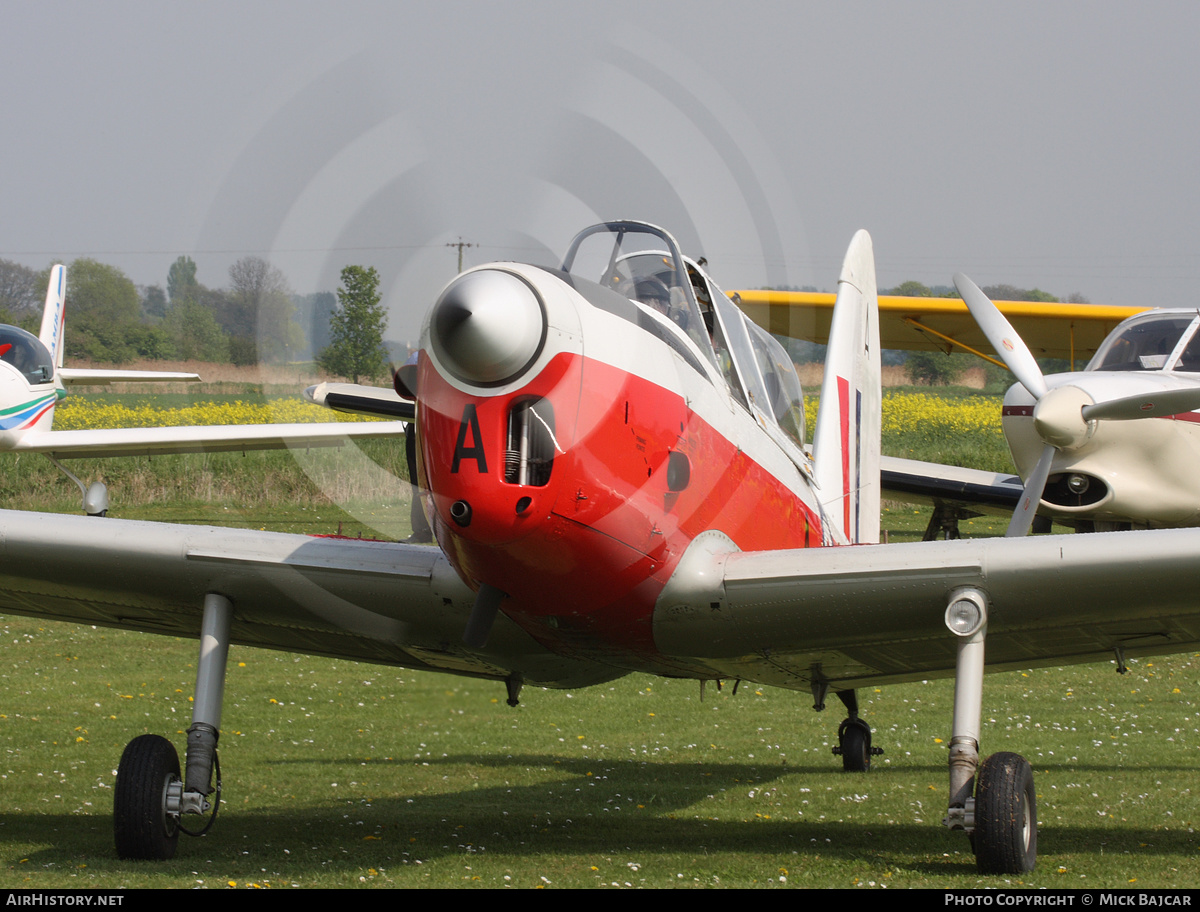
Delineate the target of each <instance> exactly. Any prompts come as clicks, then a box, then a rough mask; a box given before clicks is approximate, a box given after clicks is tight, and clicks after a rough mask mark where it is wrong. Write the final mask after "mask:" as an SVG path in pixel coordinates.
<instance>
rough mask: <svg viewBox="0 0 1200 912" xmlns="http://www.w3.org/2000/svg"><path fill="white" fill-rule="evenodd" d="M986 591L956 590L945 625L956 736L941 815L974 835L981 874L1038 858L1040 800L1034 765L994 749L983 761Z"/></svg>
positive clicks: (1021, 867) (1017, 868)
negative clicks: (952, 665)
mask: <svg viewBox="0 0 1200 912" xmlns="http://www.w3.org/2000/svg"><path fill="white" fill-rule="evenodd" d="M987 605H988V602H987V597H986V596H985V595H984V594H983V593H982V592H981V591H979V590H978V589H956V590H955V591H954V592H952V593H951V595H950V600H949V605H948V607H947V609H946V626H947V627H949V628H950V631H951V632H952V633H954V634H955V635H956V636H957V637H958V638H959V640H958V663H957V668H956V673H955V678H954V722H953V724H952V726H951V728H952V731H951V737H950V802H949V808H948V810H947V812H946V819H945V820H944V821H943V822H944V823H945V825H946V826H948V827H950V829H952V830H962V831H964V832H965V833H966V834H967V835H968V836H969V837H970V839H971V846H972V847H973V848H974V850H975V863H976V864H977V865H978V867H979V871H980V873H983V874H1024V873H1027V872H1029V871H1032V870H1033V866H1034V864H1035V862H1036V861H1037V801H1036V796H1035V794H1034V789H1033V770H1032V769H1031V768H1030V766H1029V764H1028V763H1027V762H1026V761H1025V759H1024V758H1023V757H1021V756H1020V755H1018V754H1013V753H1008V752H1001V753H998V754H992V756H990V757H988V758H987V759H986V760H984V761H983V763H982V764H980V763H979V729H980V716H981V715H982V705H983V669H984V640H985V639H986V638H987Z"/></svg>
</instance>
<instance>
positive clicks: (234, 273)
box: [218, 257, 304, 362]
mask: <svg viewBox="0 0 1200 912" xmlns="http://www.w3.org/2000/svg"><path fill="white" fill-rule="evenodd" d="M229 278H230V282H231V287H230V290H229V305H230V306H229V308H228V310H227V311H226V314H225V319H224V320H221V323H222V325H223V326H224V328H225V330H226V331H227V332H228V333H229V335H230V336H231V337H233V338H234V339H242V340H245V339H250V340H252V341H253V342H255V343H257V346H256V347H257V354H258V358H259V359H260V360H262V361H276V362H278V361H288V360H291V359H292V358H293V357H294V356H295V354H296V353H298V352H299V351H300V349H301V348H302V347H303V346H304V333H303V331H302V330H301V329H300V326H299V324H298V323H297V322H296V308H295V305H294V304H293V303H292V292H291V289H290V288H288V283H287V279H286V278H284V275H283V273H282V272H280V271H279V270H278V269H277V268H276V267H274V266H272V265H271V264H270V263H268V262H267V261H266V260H264V259H262V258H260V257H243V258H242V259H240V260H238V261H237V262H236V263H234V264H233V265H232V266H230V267H229ZM218 319H220V316H218ZM243 344H244V343H243Z"/></svg>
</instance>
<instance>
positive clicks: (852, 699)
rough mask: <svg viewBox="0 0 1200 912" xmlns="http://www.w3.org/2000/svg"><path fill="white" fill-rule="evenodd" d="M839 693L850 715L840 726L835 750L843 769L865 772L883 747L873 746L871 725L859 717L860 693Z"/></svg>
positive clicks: (842, 691)
mask: <svg viewBox="0 0 1200 912" xmlns="http://www.w3.org/2000/svg"><path fill="white" fill-rule="evenodd" d="M837 695H838V699H839V700H841V701H842V705H843V706H845V707H846V712H847V713H848V714H849V715H847V717H846V718H845V719H843V720H842V724H841V725H839V726H838V746H837V747H835V748H834V749H833V752H834V754H835V755H840V756H841V758H842V770H843V771H845V772H847V773H865V772H866V771H867V770H869V769H870V768H871V757H873V756H877V755H879V754H882V753H883V748H882V747H871V726H870V725H868V724H867V723H866V722H864V721H863V720H862V719H860V718H859V717H858V694H857V693H856V692H855V691H853V690H839V691H837Z"/></svg>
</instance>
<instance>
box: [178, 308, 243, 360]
mask: <svg viewBox="0 0 1200 912" xmlns="http://www.w3.org/2000/svg"><path fill="white" fill-rule="evenodd" d="M163 327H164V329H165V330H166V332H167V333H168V334H169V335H170V337H171V340H172V342H173V343H174V347H175V357H177V358H182V359H184V360H185V361H217V362H221V361H228V360H229V358H230V352H229V337H228V336H227V335H226V334H225V331H224V330H223V329H221V327H220V326H219V325H218V324H217V320H216V318H215V317H214V316H213V309H212V307H211V306H209V304H208V303H206V302H204V301H190V300H187V299H184V300H182V301H180V302H179V303H178V304H176V305H175V306H173V307H172V308H171V311H170V313H168V314H167V318H166V320H165V321H164V322H163Z"/></svg>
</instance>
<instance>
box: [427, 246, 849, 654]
mask: <svg viewBox="0 0 1200 912" xmlns="http://www.w3.org/2000/svg"><path fill="white" fill-rule="evenodd" d="M620 268H621V267H620V263H619V262H618V265H617V270H618V271H620ZM687 269H688V271H689V272H691V276H690V282H689V284H690V285H691V286H692V288H691V289H690V291H691V293H692V295H693V296H694V297H693V299H692V300H691V301H690V302H686V303H685V302H681V301H679V300H678V299H679V298H681V297H682V296H681V295H680V294H678V293H677V291H676V289H678V288H679V285H678V284H676V285H674V286H671V288H670V291H671V293H672V294H674V295H675V297H676V299H677V301H676V304H677V307H676V308H675V313H671V312H670V311H671V309H670V308H669V307H668V306H666V304H664V306H662V307H661V308H659V307H656V306H655V304H654V302H651V303H650V304H646V303H643V302H642V301H639V300H637V299H634V298H631V297H629V296H627V294H626V293H623V292H626V291H628V290H629V288H624V289H622V290H620V291H618V290H614V287H613V285H614V282H613V281H612V277H607V278H608V280H607V281H606V280H605V278H606V277H601V276H596V277H599V278H601V282H599V283H598V282H595V281H591V280H589V279H587V278H584V277H581V276H579V275H575V274H570V273H567V272H563V271H557V270H550V269H544V268H540V267H536V266H527V265H520V264H511V263H510V264H494V265H490V266H484V267H480V268H479V269H476V270H472V271H471V272H468V273H465V274H464V275H463V276H460V277H459V278H458V279H456V280H455V282H454V283H451V285H450V286H449V287H448V288H447V290H446V292H444V293H443V295H442V296H441V298H440V299H439V302H438V304H437V305H435V307H434V309H433V311H432V312H431V315H430V318H429V320H428V321H427V324H426V327H425V334H424V338H423V345H422V356H421V360H420V363H419V379H418V388H419V390H420V392H419V397H420V407H419V409H418V415H419V426H420V432H419V436H420V442H421V446H420V472H421V474H422V482H423V485H422V486H423V488H424V490H425V492H426V495H425V496H426V499H427V508H428V509H427V512H428V513H429V515H430V519H431V524H432V527H433V529H434V532H435V534H436V536H437V539H438V543H439V544H440V545H441V547H442V549H443V550H444V551H445V553H446V554H447V556H448V558H449V560H450V561H451V563H452V564H453V566H454V567H455V569H456V570H457V572H458V573H459V574H460V575H461V576H462V578H463V579H464V580H465V581H466V582H467V583H468V584H469V585H471V586H472V587H473V588H474V587H477V586H479V585H481V584H486V585H487V586H491V587H495V588H496V589H498V590H500V591H502V592H503V593H505V594H506V595H507V596H508V598H507V599H506V600H505V602H504V611H505V613H506V614H507V615H508V616H509V617H511V618H513V619H514V620H515V621H516V622H517V623H519V624H520V625H521V626H522V627H524V628H525V629H526V630H527V631H528V632H529V633H530V634H531V635H533V636H534V637H535V638H536V639H538V640H539V641H540V642H542V643H543V644H544V645H546V646H548V647H550V648H552V649H555V650H556V651H559V652H563V653H566V654H576V655H580V656H585V655H586V656H587V657H589V658H600V659H602V660H604V661H608V662H611V663H613V664H617V665H621V666H622V667H628V668H638V669H647V670H655V671H658V672H660V673H667V674H670V673H678V674H688V673H689V669H688V668H686V667H680V666H678V665H676V664H675V663H674V662H673V660H672V659H670V658H669V657H667V656H664V655H662V654H661V653H660V652H659V650H658V649H657V648H656V647H655V643H654V637H653V629H652V620H653V611H654V605H655V602H656V600H657V598H658V595H659V593H660V592H661V590H662V588H663V586H664V585H665V584H666V583H667V581H668V580H669V579H670V577H671V574H672V573H673V571H674V570H675V568H676V566H677V564H678V563H679V560H680V558H681V556H682V555H683V553H684V551H685V550H686V549H687V547H688V545H689V544H690V543H691V542H692V541H693V540H694V539H695V538H696V537H697V536H698V535H700V534H701V533H704V532H706V531H709V530H719V531H720V532H721V533H723V534H724V535H725V536H727V537H728V538H729V539H730V540H731V541H732V542H733V544H734V545H735V546H736V547H737V548H739V549H742V550H760V549H777V548H800V547H806V546H814V545H821V544H825V543H827V536H826V533H825V532H824V531H823V526H822V521H821V517H820V509H819V507H818V506H817V502H816V499H815V497H814V496H813V492H812V490H811V489H810V486H809V481H808V466H807V459H808V457H806V456H805V454H804V451H803V441H802V440H797V439H794V436H792V437H789V436H788V434H787V428H788V425H789V419H788V418H786V417H785V420H784V422H782V423H781V422H779V421H778V420H777V419H776V418H775V417H774V415H775V414H778V409H772V410H771V411H767V409H766V408H765V407H760V406H765V405H766V402H765V401H764V400H765V399H766V398H767V397H768V396H769V395H770V393H769V392H768V389H769V387H768V384H769V383H771V384H773V383H775V382H777V378H774V377H772V379H770V380H764V375H771V374H772V371H774V370H779V369H782V366H781V365H780V364H778V362H779V360H780V359H779V358H778V357H774V361H775V362H776V363H775V364H774V365H773V366H772V365H767V367H766V370H764V369H763V365H762V364H760V363H758V362H759V358H756V357H754V353H757V354H758V355H759V357H760V358H763V359H766V360H770V359H769V358H768V357H767V354H768V349H769V343H766V342H764V341H763V340H762V339H757V338H756V339H753V340H752V339H751V338H750V335H749V333H750V331H749V330H748V329H747V328H746V326H745V324H744V323H742V324H740V325H738V326H731V325H730V323H731V321H734V320H739V321H740V320H742V319H743V318H742V317H741V315H740V312H738V311H737V310H736V308H733V307H732V305H731V304H730V302H728V300H727V299H725V298H724V296H723V295H721V294H720V292H719V289H716V288H715V286H712V285H711V284H709V283H710V280H708V279H707V277H706V276H704V275H703V274H702V273H701V272H700V271H699V269H698V267H695V264H692V263H690V262H689V263H688V264H687ZM668 271H669V270H668ZM680 272H681V270H680ZM698 283H703V286H704V287H698ZM664 284H669V281H668V282H664ZM656 287H657V286H656ZM714 296H719V297H720V302H716V303H715V306H714V301H713V297H714ZM485 297H486V298H488V299H489V300H483V298H485ZM695 298H702V299H705V300H704V305H707V307H708V308H710V310H709V312H708V313H704V312H703V308H702V307H701V306H700V305H699V302H698V301H697V300H695ZM467 299H470V300H469V301H468V300H467ZM495 299H501V300H502V304H496V305H494V308H495V309H494V312H493V310H492V305H491V304H490V303H489V301H491V300H495ZM464 302H466V303H464ZM722 302H723V303H722ZM726 305H728V306H726ZM464 308H470V309H472V316H471V317H470V319H473V320H475V321H476V322H484V323H486V322H487V321H488V320H493V321H494V322H493V324H492V325H493V326H494V327H495V330H494V335H495V336H498V337H499V341H498V342H494V343H490V342H480V341H479V340H478V339H475V338H472V339H469V340H468V341H467V342H461V341H459V342H455V343H453V344H448V343H447V342H446V338H445V337H446V336H448V335H450V334H452V333H454V332H456V331H458V327H459V325H460V324H462V323H463V321H464V320H466V319H467V318H466V317H464V316H463V310H464ZM681 309H686V310H690V315H686V314H681V312H680V311H681ZM663 311H665V312H663ZM689 316H690V318H691V324H692V325H691V331H689V329H688V326H687V324H688V320H689ZM710 320H712V321H714V322H713V323H710V322H709V321H710ZM701 321H702V322H701ZM713 325H715V326H717V327H718V329H717V330H716V331H715V334H714V332H713V331H710V330H709V328H708V327H709V326H713ZM697 330H699V331H697ZM760 332H761V331H760ZM735 334H736V335H738V337H739V339H741V340H742V342H744V343H746V345H747V346H748V347H747V351H746V353H745V354H744V355H743V356H742V357H741V358H740V359H739V358H738V354H737V352H736V350H735V344H734V343H732V342H731V343H726V342H725V341H724V339H725V338H726V337H727V336H728V337H732V336H734V335H735ZM763 335H765V334H763ZM768 338H769V337H768ZM714 340H715V346H714ZM772 342H773V340H772ZM756 343H757V345H758V346H759V347H758V349H755V348H754V346H755V344H756ZM738 344H739V345H740V344H741V343H738ZM706 346H707V347H706ZM776 347H778V346H777V344H776ZM479 352H482V353H483V357H482V358H475V357H474V356H475V355H476V354H477V353H479ZM776 354H777V353H776ZM481 362H486V364H485V366H483V367H479V366H478V365H479V364H480V363H481ZM493 363H494V365H495V366H489V365H492V364H493ZM786 367H787V369H788V370H791V364H790V361H789V362H788V363H787V365H786ZM751 371H753V376H751V377H750V378H749V379H747V378H746V373H748V372H751ZM792 384H793V388H794V390H795V393H797V394H798V392H799V385H798V382H794V373H793V374H792ZM783 385H789V384H788V383H785V384H783ZM797 400H798V397H797V396H793V397H792V398H791V399H789V402H790V404H791V406H792V407H793V408H802V404H801V402H800V401H797ZM794 419H795V415H794V414H793V415H792V416H791V419H790V420H791V421H794ZM799 426H800V428H801V429H802V428H803V421H802V417H801V419H800V425H799ZM793 430H794V429H793Z"/></svg>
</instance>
